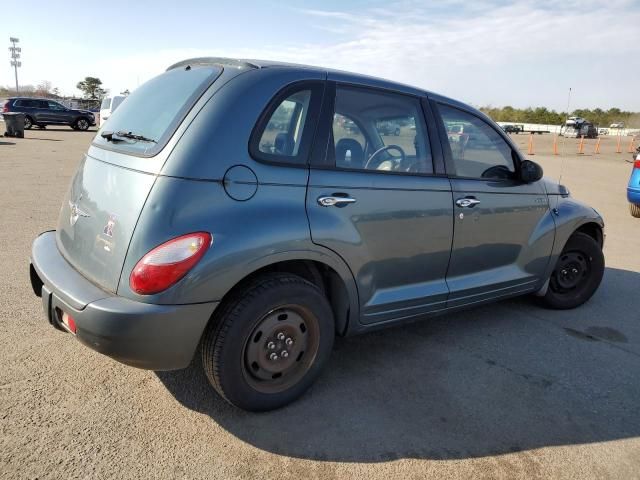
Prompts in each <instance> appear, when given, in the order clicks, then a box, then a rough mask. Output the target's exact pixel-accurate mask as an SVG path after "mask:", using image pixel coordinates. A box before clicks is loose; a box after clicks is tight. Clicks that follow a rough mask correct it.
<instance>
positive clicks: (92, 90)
mask: <svg viewBox="0 0 640 480" xmlns="http://www.w3.org/2000/svg"><path fill="white" fill-rule="evenodd" d="M76 88H77V89H78V90H80V91H81V92H82V97H83V98H84V99H85V100H92V101H100V100H102V99H103V98H104V97H105V96H106V95H107V94H108V93H109V90H105V89H104V88H102V80H100V79H99V78H97V77H85V78H84V80H82V81H80V82H78V84H77V85H76ZM128 92H129V91H128V90H127V93H128ZM19 95H20V96H22V97H47V98H62V96H61V94H60V90H59V89H58V88H57V87H53V85H52V84H51V82H50V81H48V80H43V81H42V82H40V83H39V84H38V85H35V86H34V85H21V86H20V92H19ZM14 96H16V89H15V88H12V87H0V97H14Z"/></svg>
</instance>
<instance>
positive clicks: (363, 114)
mask: <svg viewBox="0 0 640 480" xmlns="http://www.w3.org/2000/svg"><path fill="white" fill-rule="evenodd" d="M332 135H333V142H331V143H332V145H331V146H332V147H333V149H331V148H330V149H329V150H330V152H329V153H328V155H331V154H333V156H334V159H335V166H336V167H338V168H347V169H357V170H371V171H377V172H395V173H404V174H412V173H413V174H416V173H417V174H428V173H433V161H432V157H431V147H430V145H429V140H428V135H427V129H426V125H425V123H424V119H423V114H422V107H421V105H420V101H419V99H417V98H414V97H411V96H406V95H400V94H393V93H388V92H381V91H376V90H372V89H366V88H357V87H341V86H338V87H337V88H336V98H335V108H334V115H333V129H332Z"/></svg>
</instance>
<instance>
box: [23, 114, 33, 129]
mask: <svg viewBox="0 0 640 480" xmlns="http://www.w3.org/2000/svg"><path fill="white" fill-rule="evenodd" d="M31 127H33V120H32V119H31V117H29V116H25V117H24V129H25V130H31Z"/></svg>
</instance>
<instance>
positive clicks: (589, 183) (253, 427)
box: [0, 129, 640, 479]
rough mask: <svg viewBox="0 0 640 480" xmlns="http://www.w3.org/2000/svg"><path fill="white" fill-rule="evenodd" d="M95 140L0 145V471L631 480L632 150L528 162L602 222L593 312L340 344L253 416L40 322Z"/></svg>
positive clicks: (417, 330) (58, 138)
mask: <svg viewBox="0 0 640 480" xmlns="http://www.w3.org/2000/svg"><path fill="white" fill-rule="evenodd" d="M92 135H93V134H92V133H79V132H75V131H73V130H71V129H47V130H44V131H29V132H27V135H26V136H27V138H25V139H7V138H2V139H0V166H1V167H2V172H3V174H2V175H1V176H0V205H2V213H1V215H0V219H1V221H2V228H0V255H1V259H2V263H1V264H2V269H3V275H2V277H1V278H0V311H1V312H2V313H1V314H0V364H1V365H2V368H0V432H1V436H0V472H2V477H3V478H8V479H24V478H39V479H45V478H52V479H54V478H55V479H58V478H82V479H89V478H96V479H103V478H321V479H330V478H362V479H365V478H366V479H370V478H403V479H406V478H416V479H417V478H426V477H433V478H509V479H510V478H576V479H585V478H615V479H621V478H625V479H628V478H640V438H639V436H640V293H639V292H640V253H639V250H638V248H639V247H640V243H639V242H640V221H639V220H637V219H634V218H632V217H631V216H630V215H629V213H628V208H627V205H626V199H625V186H626V182H627V180H628V175H629V170H630V165H629V164H628V163H626V162H625V161H624V159H623V158H624V154H623V155H617V156H616V155H615V154H605V155H601V156H595V155H592V156H583V157H578V156H577V155H573V156H570V157H567V158H565V159H564V160H562V159H560V158H559V157H553V156H542V155H540V154H538V155H536V156H535V157H534V160H536V161H538V162H539V163H541V164H542V165H543V167H544V168H545V172H546V173H547V174H548V175H550V176H554V177H556V178H557V177H558V175H559V174H560V170H561V169H562V171H563V183H565V184H566V185H567V186H568V187H569V188H570V189H571V191H572V194H573V196H575V197H577V198H582V199H585V200H587V201H588V202H589V203H590V204H591V205H592V206H594V207H595V208H596V209H597V210H598V211H600V212H601V213H602V215H603V216H604V218H605V221H606V232H607V238H606V242H605V255H606V259H607V270H606V273H605V277H604V281H603V284H602V286H601V288H600V290H599V291H598V292H597V294H596V295H595V296H594V298H593V299H592V300H591V301H590V302H589V303H588V304H586V305H585V306H583V307H581V308H579V309H577V310H573V311H563V312H558V311H551V310H545V309H542V308H539V307H538V306H536V305H535V303H534V302H533V301H531V300H530V299H526V298H525V299H516V300H510V301H504V302H501V303H498V304H494V305H488V306H484V307H481V308H479V309H475V310H470V311H466V312H462V313H458V314H455V315H448V316H446V317H440V318H436V319H432V320H429V321H426V322H422V323H416V324H413V325H409V326H404V327H399V328H395V329H392V330H387V331H381V332H377V333H372V334H368V335H364V336H361V337H355V338H348V339H339V340H338V341H337V343H336V347H335V351H334V354H333V356H332V359H331V362H330V364H329V366H328V368H327V370H326V372H325V373H324V374H323V376H322V377H321V379H320V381H319V382H318V383H317V384H316V385H315V386H314V387H313V388H312V389H311V390H310V391H309V392H308V393H307V394H306V395H305V396H304V397H303V398H302V399H301V400H299V401H298V402H296V403H294V404H293V405H291V406H290V407H287V408H284V409H282V410H279V411H276V412H271V413H267V414H259V415H256V414H248V413H245V412H242V411H238V410H236V409H233V408H231V407H229V406H228V405H227V404H225V403H224V402H223V401H222V400H220V399H219V398H218V397H217V396H216V395H215V394H214V393H213V391H212V390H211V389H210V387H209V386H208V384H207V383H206V379H205V378H204V375H203V374H202V373H201V372H200V370H199V369H198V365H197V362H196V364H195V365H193V366H192V367H190V368H188V369H186V370H183V371H177V372H157V373H154V372H149V371H143V370H137V369H133V368H129V367H125V366H123V365H120V364H118V363H116V362H115V361H112V360H110V359H109V358H107V357H104V356H101V355H99V354H98V353H95V352H93V351H91V350H89V349H87V348H85V347H83V346H81V345H80V344H78V343H77V342H76V341H75V340H74V339H73V338H72V337H71V336H70V335H67V334H63V333H60V332H58V331H55V330H53V329H52V328H51V327H49V325H48V324H46V322H45V320H44V317H43V314H42V312H41V306H40V303H39V301H38V299H37V298H36V297H34V296H33V294H32V292H31V289H30V285H29V279H28V273H27V265H28V263H27V262H28V257H29V249H30V245H31V241H32V240H33V238H34V237H35V236H36V235H37V234H38V233H39V232H41V231H43V230H47V229H52V228H54V227H55V224H56V221H57V214H58V211H59V207H60V202H61V199H62V195H63V194H64V192H65V190H66V188H67V186H68V183H69V179H70V176H71V175H72V173H73V171H74V169H75V167H76V165H77V163H78V162H79V160H80V159H81V156H82V154H83V153H84V151H85V150H86V148H87V146H88V144H89V142H90V140H91V137H92ZM550 141H551V140H550V136H546V135H545V136H541V137H540V138H538V137H536V142H537V144H538V145H537V146H538V148H539V150H541V149H542V147H543V146H544V145H546V143H545V142H547V143H548V145H550V143H549V142H550ZM548 145H547V146H548ZM571 146H572V147H573V146H574V145H573V144H572V145H571ZM549 151H551V150H549Z"/></svg>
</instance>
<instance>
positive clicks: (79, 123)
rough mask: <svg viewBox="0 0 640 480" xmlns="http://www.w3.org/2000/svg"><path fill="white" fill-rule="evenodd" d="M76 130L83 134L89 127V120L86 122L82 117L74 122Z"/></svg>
mask: <svg viewBox="0 0 640 480" xmlns="http://www.w3.org/2000/svg"><path fill="white" fill-rule="evenodd" d="M74 125H75V128H76V130H80V131H81V132H85V131H87V130H88V129H89V127H90V126H91V124H90V122H89V120H87V119H86V118H84V117H81V118H79V119H78V120H76V123H75V124H74Z"/></svg>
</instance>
